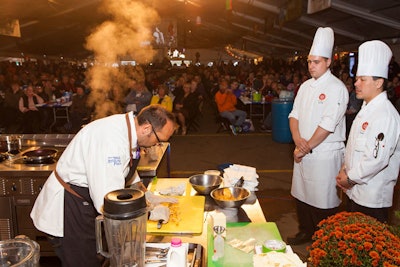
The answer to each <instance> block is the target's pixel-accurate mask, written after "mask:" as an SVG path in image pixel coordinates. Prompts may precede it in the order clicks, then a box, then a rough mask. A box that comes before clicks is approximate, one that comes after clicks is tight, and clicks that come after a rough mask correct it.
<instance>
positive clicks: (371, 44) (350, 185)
mask: <svg viewBox="0 0 400 267" xmlns="http://www.w3.org/2000/svg"><path fill="white" fill-rule="evenodd" d="M391 58H392V51H391V50H390V48H389V47H388V46H387V45H386V44H385V43H383V42H381V41H376V40H375V41H368V42H365V43H363V44H362V45H360V47H359V55H358V68H357V77H356V82H355V84H354V85H355V87H356V96H357V98H358V99H363V100H364V103H363V105H362V107H361V110H360V111H359V112H358V114H357V117H356V118H355V119H354V121H353V124H352V126H351V130H350V135H349V139H348V141H347V145H346V152H345V162H344V165H343V167H342V168H341V170H340V172H339V174H338V176H337V177H336V180H337V184H338V186H339V187H341V188H342V189H343V190H344V191H345V192H346V194H347V196H348V198H349V201H348V205H347V209H348V211H359V212H362V213H365V214H367V215H370V216H372V217H375V218H376V219H378V220H379V221H381V222H387V221H388V216H389V208H390V207H391V206H392V204H393V190H394V186H395V185H396V181H397V177H398V175H399V168H400V144H399V142H400V141H399V139H400V116H399V113H398V111H397V110H396V109H395V108H394V106H393V105H392V103H391V102H390V100H388V97H387V93H386V90H385V89H386V88H385V84H386V79H387V77H388V66H389V62H390V59H391Z"/></svg>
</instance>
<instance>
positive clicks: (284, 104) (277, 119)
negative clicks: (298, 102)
mask: <svg viewBox="0 0 400 267" xmlns="http://www.w3.org/2000/svg"><path fill="white" fill-rule="evenodd" d="M292 108H293V101H292V100H282V99H274V100H273V101H272V140H274V141H275V142H278V143H292V142H293V139H292V133H291V132H290V127H289V118H288V116H289V113H290V112H291V111H292Z"/></svg>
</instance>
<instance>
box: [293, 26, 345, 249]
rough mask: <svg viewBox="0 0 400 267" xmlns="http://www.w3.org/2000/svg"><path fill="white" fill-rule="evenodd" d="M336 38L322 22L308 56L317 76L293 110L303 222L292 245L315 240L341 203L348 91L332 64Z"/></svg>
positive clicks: (296, 187) (298, 200)
mask: <svg viewBox="0 0 400 267" xmlns="http://www.w3.org/2000/svg"><path fill="white" fill-rule="evenodd" d="M333 44H334V33H333V30H332V29H331V28H329V27H327V28H318V30H317V32H316V33H315V36H314V40H313V44H312V46H311V49H310V53H309V55H308V60H307V61H308V70H309V72H310V75H311V77H312V78H311V79H309V80H307V81H306V82H304V83H303V84H302V85H301V87H300V89H299V92H298V94H297V96H296V98H295V101H294V104H293V110H292V111H291V112H290V114H289V126H290V131H291V133H292V137H293V141H294V143H295V145H296V147H295V150H294V152H293V156H294V167H293V179H292V189H291V194H292V196H293V197H294V198H295V199H296V208H297V217H298V222H299V232H298V233H297V234H296V235H295V236H294V237H289V238H288V239H287V242H288V243H289V244H290V245H299V244H303V243H306V242H309V241H311V237H312V235H313V233H314V232H315V230H317V224H318V223H319V222H320V221H321V220H322V219H324V218H326V217H328V216H330V215H333V214H335V213H336V212H337V207H338V206H339V205H340V199H339V197H338V194H337V189H336V181H335V177H336V175H337V173H338V171H339V170H340V167H341V166H342V160H343V154H344V141H345V132H346V127H345V116H344V115H345V112H346V108H347V103H348V100H349V96H348V95H349V94H348V92H347V89H346V86H345V85H344V84H343V82H342V81H340V80H339V79H338V78H337V77H335V76H334V75H333V74H332V73H331V71H330V69H329V67H330V65H331V63H332V60H331V57H332V49H333Z"/></svg>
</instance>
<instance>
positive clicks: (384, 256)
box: [307, 212, 400, 267]
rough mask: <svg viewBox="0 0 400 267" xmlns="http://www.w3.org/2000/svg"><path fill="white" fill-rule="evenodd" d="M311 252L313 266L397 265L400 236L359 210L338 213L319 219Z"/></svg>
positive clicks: (399, 263)
mask: <svg viewBox="0 0 400 267" xmlns="http://www.w3.org/2000/svg"><path fill="white" fill-rule="evenodd" d="M318 227H319V230H317V231H316V232H315V234H314V236H313V240H314V242H313V244H312V245H311V246H310V247H309V248H307V249H308V250H309V251H310V260H311V264H312V265H313V266H315V267H330V266H363V267H372V266H385V267H391V266H400V237H398V236H395V235H393V234H392V233H391V232H390V231H389V230H388V225H386V224H383V223H380V222H378V221H377V220H375V219H374V218H372V217H369V216H366V215H364V214H362V213H359V212H341V213H338V214H336V215H334V216H330V217H328V218H326V219H324V220H322V221H321V222H320V223H319V224H318Z"/></svg>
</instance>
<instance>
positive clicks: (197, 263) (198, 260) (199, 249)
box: [193, 244, 202, 267]
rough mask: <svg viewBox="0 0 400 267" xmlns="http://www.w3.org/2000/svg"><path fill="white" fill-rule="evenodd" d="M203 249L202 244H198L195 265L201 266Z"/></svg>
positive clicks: (194, 266)
mask: <svg viewBox="0 0 400 267" xmlns="http://www.w3.org/2000/svg"><path fill="white" fill-rule="evenodd" d="M201 250H202V247H201V245H200V244H199V245H197V248H196V254H195V255H196V257H195V261H194V264H193V267H200V263H201Z"/></svg>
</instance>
